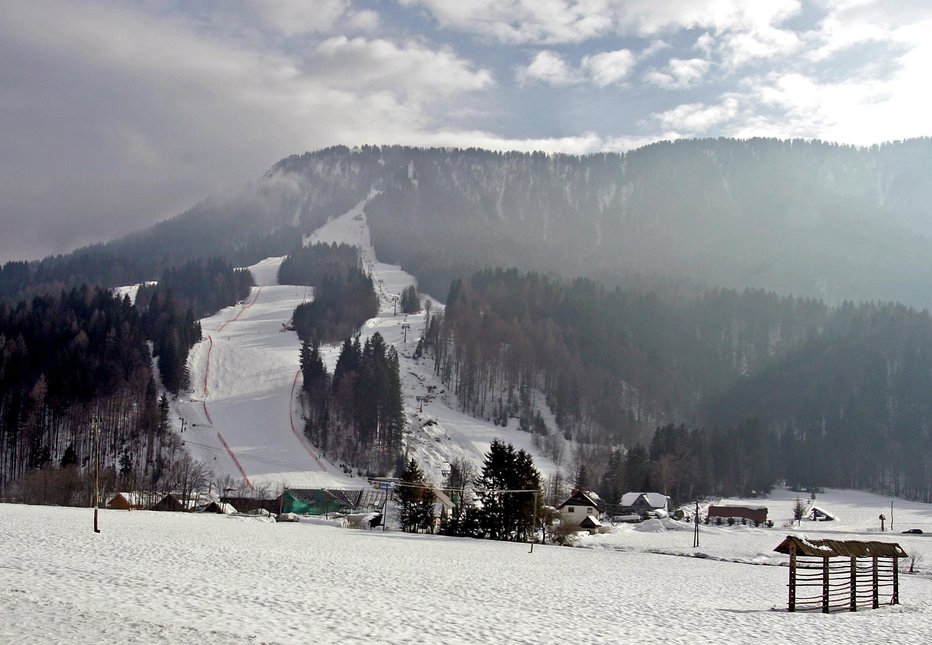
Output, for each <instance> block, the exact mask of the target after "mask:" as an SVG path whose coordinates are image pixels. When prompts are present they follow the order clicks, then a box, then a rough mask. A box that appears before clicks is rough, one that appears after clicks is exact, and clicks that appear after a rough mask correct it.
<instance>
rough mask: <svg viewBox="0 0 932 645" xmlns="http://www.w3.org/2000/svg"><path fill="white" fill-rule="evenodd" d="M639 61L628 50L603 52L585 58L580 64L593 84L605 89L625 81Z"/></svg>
mask: <svg viewBox="0 0 932 645" xmlns="http://www.w3.org/2000/svg"><path fill="white" fill-rule="evenodd" d="M636 64H637V59H636V58H635V56H634V54H632V53H631V52H630V51H628V50H627V49H619V50H617V51H611V52H602V53H599V54H594V55H592V56H585V57H583V59H582V62H581V63H580V67H581V68H582V70H584V71H585V72H586V73H587V74H588V76H589V78H591V79H592V82H593V83H595V84H596V85H598V86H599V87H605V86H606V85H611V84H613V83H617V82H618V81H621V80H624V78H625V77H626V76H628V74H629V73H630V72H631V70H632V69H634V66H635V65H636Z"/></svg>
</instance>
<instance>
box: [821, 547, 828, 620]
mask: <svg viewBox="0 0 932 645" xmlns="http://www.w3.org/2000/svg"><path fill="white" fill-rule="evenodd" d="M822 613H823V614H827V613H828V558H822Z"/></svg>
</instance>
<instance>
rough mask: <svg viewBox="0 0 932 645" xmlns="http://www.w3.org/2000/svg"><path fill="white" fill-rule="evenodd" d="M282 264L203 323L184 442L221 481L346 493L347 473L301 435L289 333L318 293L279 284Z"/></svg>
mask: <svg viewBox="0 0 932 645" xmlns="http://www.w3.org/2000/svg"><path fill="white" fill-rule="evenodd" d="M281 261H282V258H270V259H268V260H264V261H262V262H260V263H258V264H256V265H254V266H252V267H250V270H251V271H252V273H253V276H254V277H255V280H256V286H255V287H253V289H252V291H251V293H250V294H249V296H248V297H247V298H246V299H245V300H243V301H242V302H241V303H239V304H237V305H236V306H235V307H227V308H226V309H223V310H222V311H220V312H218V313H217V314H215V315H214V316H211V317H209V318H205V319H203V320H201V329H202V333H203V340H202V341H201V342H200V343H198V344H197V345H196V346H195V347H194V348H193V350H192V351H191V353H190V355H189V357H188V369H189V371H190V375H191V388H192V392H190V393H188V394H187V395H184V396H182V397H180V398H179V399H178V400H177V401H175V402H174V409H175V411H176V416H177V417H178V421H179V423H180V419H182V418H183V419H184V420H185V423H184V427H185V429H184V432H183V434H182V438H183V439H184V440H185V445H186V447H187V448H188V449H189V450H190V451H191V452H192V453H193V454H194V455H195V456H196V457H198V458H199V459H201V460H203V461H204V462H205V463H206V464H207V465H208V466H209V467H210V468H211V469H212V470H213V471H214V474H215V475H217V476H220V477H222V476H223V475H230V476H231V477H233V478H234V479H236V480H243V481H244V482H246V484H247V487H257V486H263V485H268V486H269V487H272V488H279V487H281V486H282V485H288V486H319V487H323V486H334V487H339V486H345V485H347V479H348V478H347V476H346V475H344V473H343V471H342V470H341V469H339V468H337V467H336V466H334V465H333V464H330V463H328V462H327V461H326V459H324V458H323V456H322V455H321V454H320V453H319V452H318V451H317V450H316V449H315V448H314V447H313V446H311V445H310V444H309V443H308V442H307V440H306V439H305V438H304V436H303V434H302V425H301V419H300V416H299V410H297V403H296V400H295V397H294V395H295V394H296V392H297V390H298V388H299V387H300V376H299V370H300V366H299V355H298V348H299V345H298V340H297V337H296V335H295V333H294V332H289V331H282V330H283V325H284V324H286V323H287V322H288V321H289V320H290V319H291V315H292V312H293V311H294V308H295V307H296V306H297V305H298V304H300V303H301V302H303V301H304V300H305V299H307V298H310V297H312V292H311V290H310V289H309V288H307V287H295V286H280V285H278V284H277V283H276V272H277V271H278V266H279V265H280V264H281ZM177 427H178V428H179V430H180V429H181V426H180V425H178V426H177ZM355 485H358V483H357V484H355Z"/></svg>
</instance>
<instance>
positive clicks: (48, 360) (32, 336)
mask: <svg viewBox="0 0 932 645" xmlns="http://www.w3.org/2000/svg"><path fill="white" fill-rule="evenodd" d="M165 409H167V408H165ZM163 414H164V410H163V408H162V407H160V403H159V398H158V395H157V389H156V386H155V382H154V380H153V377H152V370H151V360H150V355H149V349H148V346H147V345H146V337H145V333H144V331H143V325H142V321H141V319H140V315H139V312H138V311H137V310H136V308H135V307H133V305H132V304H131V303H130V302H129V299H128V298H122V299H121V298H117V297H114V296H112V295H111V294H110V293H109V292H107V291H104V290H101V289H97V288H94V287H82V288H80V289H73V290H71V291H70V292H68V293H64V292H63V293H61V294H60V295H58V296H51V295H49V296H36V297H35V298H33V299H32V300H30V301H28V302H26V301H24V302H20V303H19V304H18V305H16V306H15V307H9V306H7V305H0V424H2V437H0V486H3V485H6V484H9V483H10V482H11V481H13V480H15V479H19V478H21V477H22V476H23V475H24V474H26V473H27V471H29V470H33V469H40V468H45V467H57V466H61V467H63V468H64V467H67V466H77V467H87V466H88V464H89V463H91V460H92V458H93V455H94V452H93V444H94V430H93V428H94V427H95V426H96V427H98V428H99V430H100V450H101V461H102V462H103V463H105V464H111V465H112V466H113V467H114V468H116V469H119V471H120V472H121V473H122V474H124V475H128V474H130V473H133V472H138V473H145V474H147V475H149V476H153V477H158V473H159V471H160V470H162V469H164V468H165V467H166V466H167V459H166V455H165V451H166V450H168V451H169V452H172V451H175V450H177V446H176V445H174V444H173V438H172V436H171V434H170V433H168V432H167V428H166V426H165V420H164V417H163Z"/></svg>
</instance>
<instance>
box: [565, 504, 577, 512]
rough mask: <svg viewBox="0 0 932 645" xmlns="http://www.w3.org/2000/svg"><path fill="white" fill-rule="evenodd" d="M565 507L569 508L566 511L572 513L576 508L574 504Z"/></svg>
mask: <svg viewBox="0 0 932 645" xmlns="http://www.w3.org/2000/svg"><path fill="white" fill-rule="evenodd" d="M567 508H568V509H569V510H568V511H567V513H572V512H573V511H575V510H576V507H575V506H567Z"/></svg>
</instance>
